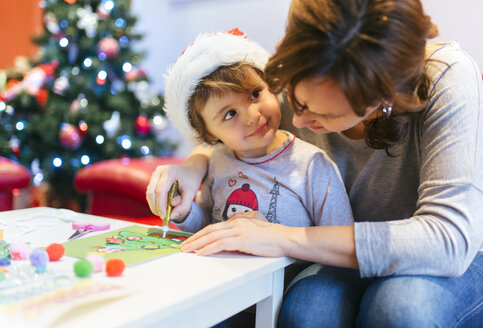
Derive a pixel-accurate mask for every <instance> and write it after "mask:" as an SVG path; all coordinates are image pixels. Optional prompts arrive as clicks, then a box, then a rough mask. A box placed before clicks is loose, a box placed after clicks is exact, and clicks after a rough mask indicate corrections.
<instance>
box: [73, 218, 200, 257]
mask: <svg viewBox="0 0 483 328" xmlns="http://www.w3.org/2000/svg"><path fill="white" fill-rule="evenodd" d="M189 236H191V234H190V233H186V232H180V231H169V232H168V234H167V235H166V238H163V230H161V229H159V228H154V227H145V226H139V225H132V226H128V227H125V228H122V229H118V230H113V231H109V232H106V233H103V234H99V235H95V236H90V237H83V238H81V239H77V240H72V241H69V242H67V243H65V244H64V247H65V255H67V256H72V257H78V258H83V257H86V256H87V255H88V254H91V253H96V254H100V255H102V256H104V258H105V260H106V261H107V260H108V259H111V258H121V259H123V260H124V262H125V263H126V265H128V266H129V265H132V264H137V263H141V262H145V261H149V260H152V259H154V258H157V257H160V256H164V255H168V254H173V253H178V252H180V250H179V245H180V244H181V243H182V242H183V241H184V240H186V239H187V238H188V237H189Z"/></svg>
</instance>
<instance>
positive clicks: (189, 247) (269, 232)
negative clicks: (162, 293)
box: [181, 211, 293, 257]
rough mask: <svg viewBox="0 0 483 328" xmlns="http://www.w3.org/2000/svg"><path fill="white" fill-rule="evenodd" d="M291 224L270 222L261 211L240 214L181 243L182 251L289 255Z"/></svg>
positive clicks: (213, 225)
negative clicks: (288, 245)
mask: <svg viewBox="0 0 483 328" xmlns="http://www.w3.org/2000/svg"><path fill="white" fill-rule="evenodd" d="M290 229H293V228H290V227H287V226H284V225H281V224H275V223H270V222H267V221H266V219H265V217H264V216H263V214H261V213H260V212H256V211H254V212H247V213H243V214H238V215H235V216H233V217H232V218H230V219H229V220H227V221H225V222H219V223H215V224H212V225H209V226H207V227H205V228H204V229H202V230H200V231H198V232H197V233H196V234H194V235H193V236H191V237H190V238H188V239H187V240H186V241H185V242H184V243H183V244H181V251H183V252H196V254H198V255H209V254H214V253H218V252H221V251H239V252H243V253H248V254H253V255H258V256H272V257H277V256H286V250H285V247H286V246H287V244H288V243H287V241H288V236H289V231H290Z"/></svg>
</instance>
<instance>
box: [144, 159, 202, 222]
mask: <svg viewBox="0 0 483 328" xmlns="http://www.w3.org/2000/svg"><path fill="white" fill-rule="evenodd" d="M194 174H196V173H194ZM175 180H178V193H179V195H178V196H176V197H174V198H173V199H172V200H171V205H172V206H173V207H174V208H173V210H172V212H171V218H172V219H176V218H181V217H184V216H186V215H187V214H188V213H189V211H190V209H191V203H192V202H193V199H194V197H195V195H196V192H197V191H198V188H199V184H198V185H196V183H193V181H199V179H196V177H193V172H192V170H190V168H186V167H183V166H178V165H160V166H158V167H157V168H156V170H155V171H154V172H153V174H152V175H151V179H150V180H149V184H148V187H147V189H146V200H147V201H148V204H149V208H150V209H151V212H153V213H154V214H155V215H158V216H160V217H162V218H164V217H165V215H166V207H167V201H168V192H169V189H170V188H171V186H172V185H173V183H174V181H175Z"/></svg>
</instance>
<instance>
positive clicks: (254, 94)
mask: <svg viewBox="0 0 483 328" xmlns="http://www.w3.org/2000/svg"><path fill="white" fill-rule="evenodd" d="M259 97H260V90H253V91H252V93H251V94H250V100H252V101H253V100H257V99H258V98H259Z"/></svg>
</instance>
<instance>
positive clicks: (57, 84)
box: [52, 76, 69, 96]
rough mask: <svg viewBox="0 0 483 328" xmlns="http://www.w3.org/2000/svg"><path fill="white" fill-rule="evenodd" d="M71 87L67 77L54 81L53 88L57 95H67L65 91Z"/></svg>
mask: <svg viewBox="0 0 483 328" xmlns="http://www.w3.org/2000/svg"><path fill="white" fill-rule="evenodd" d="M68 87H69V80H68V79H67V77H65V76H61V77H58V78H57V79H55V81H54V87H53V88H52V91H54V92H55V93H56V94H58V95H61V96H63V95H64V93H65V90H66V89H67V88H68Z"/></svg>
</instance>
